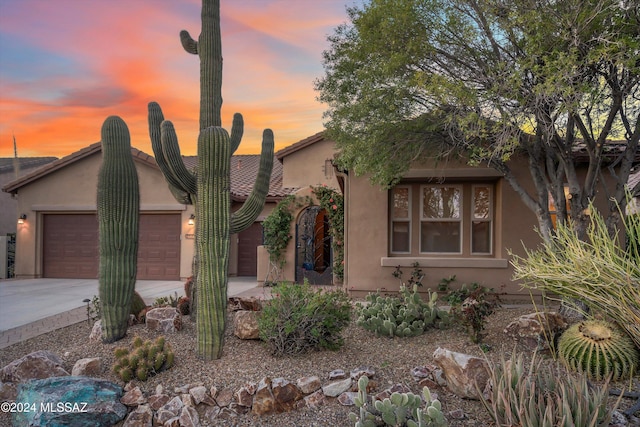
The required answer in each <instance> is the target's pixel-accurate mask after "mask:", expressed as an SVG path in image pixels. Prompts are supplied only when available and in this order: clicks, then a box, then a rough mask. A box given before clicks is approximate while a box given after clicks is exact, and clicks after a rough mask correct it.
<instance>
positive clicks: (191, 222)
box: [187, 214, 196, 225]
mask: <svg viewBox="0 0 640 427" xmlns="http://www.w3.org/2000/svg"><path fill="white" fill-rule="evenodd" d="M195 223H196V216H195V215H194V214H191V216H190V217H189V222H188V223H187V224H189V225H194V224H195Z"/></svg>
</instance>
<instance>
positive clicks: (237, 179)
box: [182, 154, 298, 201]
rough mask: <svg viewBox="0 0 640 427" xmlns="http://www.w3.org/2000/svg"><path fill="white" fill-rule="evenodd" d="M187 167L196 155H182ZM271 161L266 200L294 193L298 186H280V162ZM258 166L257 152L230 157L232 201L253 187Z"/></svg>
mask: <svg viewBox="0 0 640 427" xmlns="http://www.w3.org/2000/svg"><path fill="white" fill-rule="evenodd" d="M182 159H183V161H184V164H185V166H186V167H187V169H194V168H195V167H196V162H197V157H196V156H183V157H182ZM275 160H276V159H275V158H274V162H273V170H272V172H271V182H270V183H269V193H268V194H267V201H277V200H279V199H282V198H283V197H286V196H288V195H289V194H293V193H295V192H296V191H297V190H298V188H288V187H282V163H280V162H278V161H275ZM259 168H260V155H259V154H240V155H234V156H232V157H231V198H232V200H234V201H243V200H245V199H246V198H247V197H249V194H251V190H252V189H253V184H254V182H255V180H256V176H258V169H259Z"/></svg>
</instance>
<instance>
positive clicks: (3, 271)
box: [0, 157, 57, 279]
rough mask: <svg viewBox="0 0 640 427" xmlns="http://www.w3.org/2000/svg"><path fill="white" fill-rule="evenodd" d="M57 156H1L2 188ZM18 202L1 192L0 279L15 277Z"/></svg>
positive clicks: (0, 180)
mask: <svg viewBox="0 0 640 427" xmlns="http://www.w3.org/2000/svg"><path fill="white" fill-rule="evenodd" d="M54 160H57V157H2V158H0V188H2V187H3V186H4V185H6V184H8V183H9V182H11V181H13V180H14V179H16V178H19V177H21V176H23V175H25V174H28V173H30V172H32V171H33V170H34V169H37V168H39V167H41V166H43V165H46V164H47V163H51V162H53V161H54ZM17 209H18V202H17V201H16V200H15V199H14V198H13V197H11V195H10V194H7V193H0V279H6V278H9V277H13V267H14V259H15V234H16V231H17V220H16V218H17V217H18V215H17V214H16V212H17Z"/></svg>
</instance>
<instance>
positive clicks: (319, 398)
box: [300, 390, 329, 408]
mask: <svg viewBox="0 0 640 427" xmlns="http://www.w3.org/2000/svg"><path fill="white" fill-rule="evenodd" d="M301 402H304V404H301V405H300V406H306V407H307V408H318V407H320V406H324V405H326V404H328V403H329V399H327V396H325V395H324V393H323V392H322V390H318V391H316V392H315V393H311V394H310V395H309V396H306V397H305V398H304V399H303V400H302V401H301Z"/></svg>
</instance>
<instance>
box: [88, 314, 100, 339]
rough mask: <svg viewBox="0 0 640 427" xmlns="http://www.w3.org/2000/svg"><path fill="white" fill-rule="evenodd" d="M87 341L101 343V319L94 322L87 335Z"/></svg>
mask: <svg viewBox="0 0 640 427" xmlns="http://www.w3.org/2000/svg"><path fill="white" fill-rule="evenodd" d="M89 341H91V342H101V341H102V319H98V320H96V322H95V323H94V324H93V327H92V328H91V333H90V334H89Z"/></svg>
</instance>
